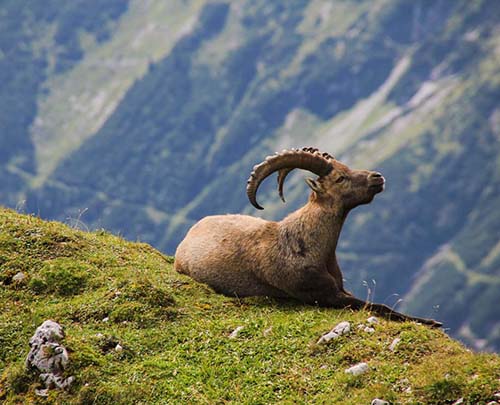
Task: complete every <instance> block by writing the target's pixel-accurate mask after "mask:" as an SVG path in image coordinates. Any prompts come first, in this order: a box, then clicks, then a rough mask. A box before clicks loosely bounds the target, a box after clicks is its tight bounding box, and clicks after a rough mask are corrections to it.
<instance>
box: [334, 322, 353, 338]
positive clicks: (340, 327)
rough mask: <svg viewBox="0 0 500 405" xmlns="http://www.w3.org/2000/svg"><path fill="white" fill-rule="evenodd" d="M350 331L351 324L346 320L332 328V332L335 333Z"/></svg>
mask: <svg viewBox="0 0 500 405" xmlns="http://www.w3.org/2000/svg"><path fill="white" fill-rule="evenodd" d="M350 331H351V324H350V323H349V322H347V321H343V322H340V323H339V324H338V325H337V326H335V328H333V329H332V332H335V333H336V334H337V335H339V336H341V335H347V334H348V333H349V332H350Z"/></svg>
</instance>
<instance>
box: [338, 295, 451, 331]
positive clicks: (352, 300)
mask: <svg viewBox="0 0 500 405" xmlns="http://www.w3.org/2000/svg"><path fill="white" fill-rule="evenodd" d="M337 305H338V306H339V307H342V308H346V307H349V308H352V309H367V310H368V311H372V312H375V313H377V314H379V315H381V316H383V317H384V318H387V319H390V320H393V321H399V322H405V321H415V322H419V323H421V324H424V325H429V326H432V327H434V328H439V327H441V326H442V325H443V324H442V323H441V322H438V321H435V320H434V319H426V318H418V317H415V316H410V315H405V314H402V313H400V312H397V311H394V310H393V309H392V308H389V307H388V306H387V305H383V304H374V303H371V302H365V301H363V300H360V299H359V298H356V297H354V296H352V295H349V294H342V295H339V296H337Z"/></svg>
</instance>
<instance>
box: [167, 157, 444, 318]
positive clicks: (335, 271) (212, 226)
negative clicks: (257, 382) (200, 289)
mask: <svg viewBox="0 0 500 405" xmlns="http://www.w3.org/2000/svg"><path fill="white" fill-rule="evenodd" d="M296 168H299V169H305V170H308V171H310V172H312V173H314V174H316V175H317V176H319V177H318V178H317V179H316V180H313V179H310V178H309V179H306V183H307V185H308V186H309V187H310V188H311V189H312V193H311V195H310V197H309V201H308V202H307V204H306V205H305V206H303V207H302V208H300V209H298V210H297V211H295V212H293V213H291V214H290V215H288V216H287V217H286V218H285V219H283V220H282V221H281V222H273V221H265V220H263V219H260V218H255V217H251V216H247V215H217V216H209V217H206V218H203V219H202V220H201V221H199V222H198V223H197V224H195V225H194V226H193V227H192V228H191V229H190V230H189V232H188V234H187V235H186V237H185V239H184V240H183V241H182V242H181V244H180V245H179V247H178V248H177V252H176V253H175V264H174V266H175V269H176V270H177V271H178V272H179V273H183V274H187V275H189V276H191V277H192V278H194V279H195V280H198V281H200V282H202V283H206V284H208V285H209V286H211V287H212V288H213V289H214V290H215V291H216V292H219V293H222V294H225V295H228V296H238V297H245V296H256V295H260V296H269V297H281V298H283V297H293V298H295V299H298V300H300V301H301V302H304V303H307V304H314V305H320V306H326V307H333V308H352V309H361V308H366V309H368V310H370V311H373V312H376V313H378V314H380V315H382V316H384V317H386V318H390V319H394V320H398V321H407V320H412V321H417V322H421V323H423V324H427V325H431V326H441V323H439V322H436V321H434V320H432V319H421V318H415V317H412V316H408V315H404V314H401V313H399V312H396V311H393V310H392V309H391V308H389V307H388V306H386V305H382V304H375V303H370V302H365V301H363V300H360V299H358V298H356V297H354V296H353V295H352V294H351V293H349V292H347V291H346V290H345V289H344V286H343V280H342V273H341V271H340V267H339V265H338V262H337V257H336V255H335V249H336V247H337V241H338V238H339V235H340V231H341V229H342V225H343V224H344V221H345V219H346V217H347V214H348V213H349V211H350V210H352V209H353V208H355V207H357V206H358V205H361V204H368V203H370V202H371V201H372V200H373V198H374V197H375V195H376V194H378V193H380V192H382V191H383V190H384V184H385V179H384V178H383V177H382V175H381V174H380V173H377V172H373V171H368V170H351V169H349V168H348V167H347V166H346V165H344V164H342V163H340V162H339V161H337V160H336V159H334V158H333V157H332V156H330V155H329V154H328V153H321V152H319V151H318V150H317V149H315V148H303V149H298V150H297V149H292V150H284V151H282V152H281V153H276V154H275V155H273V156H269V157H267V158H266V159H265V160H264V162H262V163H260V164H258V165H256V166H255V167H254V170H253V172H252V173H251V176H250V178H249V180H248V185H247V195H248V198H249V200H250V202H251V203H252V204H253V205H254V206H255V207H256V208H258V209H263V208H262V207H261V206H260V205H259V204H258V203H257V200H256V194H257V189H258V187H259V185H260V183H261V182H262V181H263V180H264V179H265V178H266V177H268V176H269V175H270V174H272V173H274V172H276V171H277V172H278V190H279V195H280V197H281V198H282V199H283V201H284V198H283V184H284V181H285V178H286V176H287V175H288V174H289V173H290V171H292V170H293V169H296Z"/></svg>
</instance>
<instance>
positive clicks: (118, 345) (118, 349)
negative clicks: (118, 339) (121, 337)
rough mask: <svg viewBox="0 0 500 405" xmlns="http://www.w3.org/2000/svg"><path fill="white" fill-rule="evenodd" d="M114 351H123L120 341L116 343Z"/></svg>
mask: <svg viewBox="0 0 500 405" xmlns="http://www.w3.org/2000/svg"><path fill="white" fill-rule="evenodd" d="M115 352H117V353H121V352H123V346H122V345H121V344H120V343H118V344H117V345H116V346H115Z"/></svg>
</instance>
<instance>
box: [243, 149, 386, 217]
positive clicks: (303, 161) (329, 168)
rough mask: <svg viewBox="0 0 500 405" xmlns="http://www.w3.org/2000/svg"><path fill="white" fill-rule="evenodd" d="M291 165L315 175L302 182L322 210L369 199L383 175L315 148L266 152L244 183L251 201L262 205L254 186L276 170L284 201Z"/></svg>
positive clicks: (381, 183) (378, 189) (379, 187)
mask: <svg viewBox="0 0 500 405" xmlns="http://www.w3.org/2000/svg"><path fill="white" fill-rule="evenodd" d="M293 169H304V170H309V171H310V172H312V173H314V174H316V175H318V176H319V177H318V178H317V179H316V180H314V179H310V178H309V179H306V183H307V185H308V186H309V187H310V188H311V189H312V190H313V191H314V193H313V196H312V198H313V199H315V200H316V202H318V203H319V204H321V205H322V206H323V207H324V208H325V209H326V210H330V209H335V210H338V209H342V210H347V211H348V210H350V209H352V208H354V207H357V206H358V205H361V204H368V203H370V202H371V201H372V200H373V198H374V197H375V195H376V194H378V193H380V192H382V191H383V190H384V184H385V179H384V178H383V177H382V175H381V174H380V173H378V172H372V171H369V170H352V169H349V168H348V167H347V166H346V165H344V164H342V163H340V162H339V161H337V160H335V158H334V157H333V156H331V155H329V154H328V153H321V152H320V151H319V150H318V149H315V148H302V149H291V150H283V151H282V152H281V153H276V154H275V155H273V156H268V157H267V158H266V159H265V160H264V161H263V162H262V163H260V164H258V165H256V166H254V168H253V171H252V173H251V175H250V178H249V179H248V185H247V195H248V198H249V200H250V202H251V203H252V205H253V206H254V207H256V208H258V209H263V208H262V207H261V206H260V205H259V204H258V203H257V199H256V195H257V189H258V187H259V185H260V183H261V182H262V181H263V180H264V179H265V178H266V177H268V176H269V175H271V174H272V173H274V172H276V171H278V191H279V195H280V197H281V199H282V200H283V201H285V199H284V196H283V184H284V182H285V178H286V176H287V175H288V174H289V173H290V172H291V171H292V170H293Z"/></svg>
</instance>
